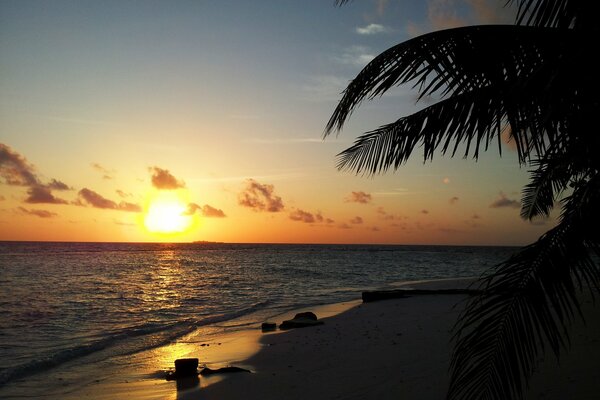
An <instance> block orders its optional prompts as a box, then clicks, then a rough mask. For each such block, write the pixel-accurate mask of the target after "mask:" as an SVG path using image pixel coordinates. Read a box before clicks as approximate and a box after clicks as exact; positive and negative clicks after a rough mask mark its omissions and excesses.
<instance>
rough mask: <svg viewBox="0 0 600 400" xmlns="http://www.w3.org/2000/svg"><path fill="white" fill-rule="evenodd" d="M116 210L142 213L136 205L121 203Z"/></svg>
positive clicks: (140, 208)
mask: <svg viewBox="0 0 600 400" xmlns="http://www.w3.org/2000/svg"><path fill="white" fill-rule="evenodd" d="M117 210H121V211H129V212H142V207H140V206H139V205H138V204H134V203H128V202H126V201H122V202H120V203H119V206H118V208H117Z"/></svg>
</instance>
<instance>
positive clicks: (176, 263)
mask: <svg viewBox="0 0 600 400" xmlns="http://www.w3.org/2000/svg"><path fill="white" fill-rule="evenodd" d="M515 250H516V248H511V247H465V246H378V245H282V244H273V245H270V244H210V243H208V244H207V243H202V244H193V243H190V244H147V243H144V244H141V243H49V242H0V360H2V361H1V363H0V398H4V397H7V396H9V395H11V394H14V393H15V390H16V391H17V392H18V391H19V387H25V388H27V392H28V396H27V397H28V398H35V397H40V398H42V397H44V395H43V393H44V392H45V391H44V390H41V391H36V390H35V389H36V388H35V387H33V386H36V385H37V386H44V387H46V388H51V386H52V385H55V384H56V382H55V381H54V380H50V378H48V379H47V380H45V378H44V377H45V376H50V375H51V372H52V370H53V369H57V368H60V367H61V366H63V365H67V364H68V365H70V366H74V367H75V368H76V367H77V365H78V363H81V364H83V363H85V365H86V366H87V367H89V366H90V365H92V366H94V363H98V366H100V365H101V364H102V363H105V362H106V360H110V359H113V358H116V357H122V356H124V355H130V354H135V353H137V352H140V351H143V350H146V349H148V348H152V347H156V346H162V345H166V344H168V343H171V342H173V341H176V340H178V339H179V338H181V337H183V336H185V335H188V334H190V332H193V331H194V330H197V329H200V328H203V327H204V328H206V327H218V328H220V329H230V330H232V329H247V328H248V327H252V326H256V324H259V323H260V322H262V321H265V320H267V319H269V317H272V316H275V315H279V314H281V313H283V312H286V311H289V310H292V309H297V308H302V307H306V306H311V305H318V304H327V303H335V302H341V301H347V300H354V299H358V298H360V294H361V291H363V290H371V289H385V288H390V287H393V286H394V285H397V284H398V283H399V282H404V281H414V280H428V279H443V278H458V277H476V276H479V275H481V274H482V273H483V272H484V271H486V270H488V269H489V268H491V267H493V266H495V265H497V264H498V263H499V262H501V261H503V260H505V259H506V258H507V257H508V256H510V255H511V254H512V253H513V252H514V251H515ZM24 382H28V383H24ZM27 385H29V386H27ZM37 389H39V388H37ZM42 389H43V388H42ZM48 392H51V390H49V391H48ZM36 393H40V394H36Z"/></svg>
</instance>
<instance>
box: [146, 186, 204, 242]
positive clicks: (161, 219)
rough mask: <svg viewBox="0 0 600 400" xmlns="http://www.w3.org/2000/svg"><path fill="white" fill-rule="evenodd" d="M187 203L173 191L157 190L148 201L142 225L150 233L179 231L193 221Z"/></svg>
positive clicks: (183, 229) (188, 226) (187, 227)
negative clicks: (188, 212) (187, 212)
mask: <svg viewBox="0 0 600 400" xmlns="http://www.w3.org/2000/svg"><path fill="white" fill-rule="evenodd" d="M186 204H187V203H185V202H184V201H183V200H182V199H181V197H180V196H178V194H177V193H175V192H159V193H158V194H156V195H155V196H154V197H153V198H152V199H151V200H150V202H149V205H148V208H147V212H146V214H145V216H144V226H145V227H146V229H148V231H150V232H152V233H181V232H184V231H186V230H188V229H189V228H190V227H191V226H192V223H193V216H191V215H189V214H186V211H187V205H186Z"/></svg>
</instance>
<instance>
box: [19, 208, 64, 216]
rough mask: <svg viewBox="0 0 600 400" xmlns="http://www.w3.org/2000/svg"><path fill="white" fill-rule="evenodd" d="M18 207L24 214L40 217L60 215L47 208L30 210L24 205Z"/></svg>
mask: <svg viewBox="0 0 600 400" xmlns="http://www.w3.org/2000/svg"><path fill="white" fill-rule="evenodd" d="M18 209H19V211H20V212H21V213H22V214H27V215H33V216H35V217H39V218H54V217H56V216H57V215H58V214H57V213H54V212H51V211H47V210H33V209H32V210H28V209H26V208H24V207H19V208H18Z"/></svg>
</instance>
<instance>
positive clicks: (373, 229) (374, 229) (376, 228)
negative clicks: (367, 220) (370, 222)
mask: <svg viewBox="0 0 600 400" xmlns="http://www.w3.org/2000/svg"><path fill="white" fill-rule="evenodd" d="M371 230H372V231H373V232H380V231H381V229H379V227H378V226H374V227H372V228H371Z"/></svg>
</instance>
